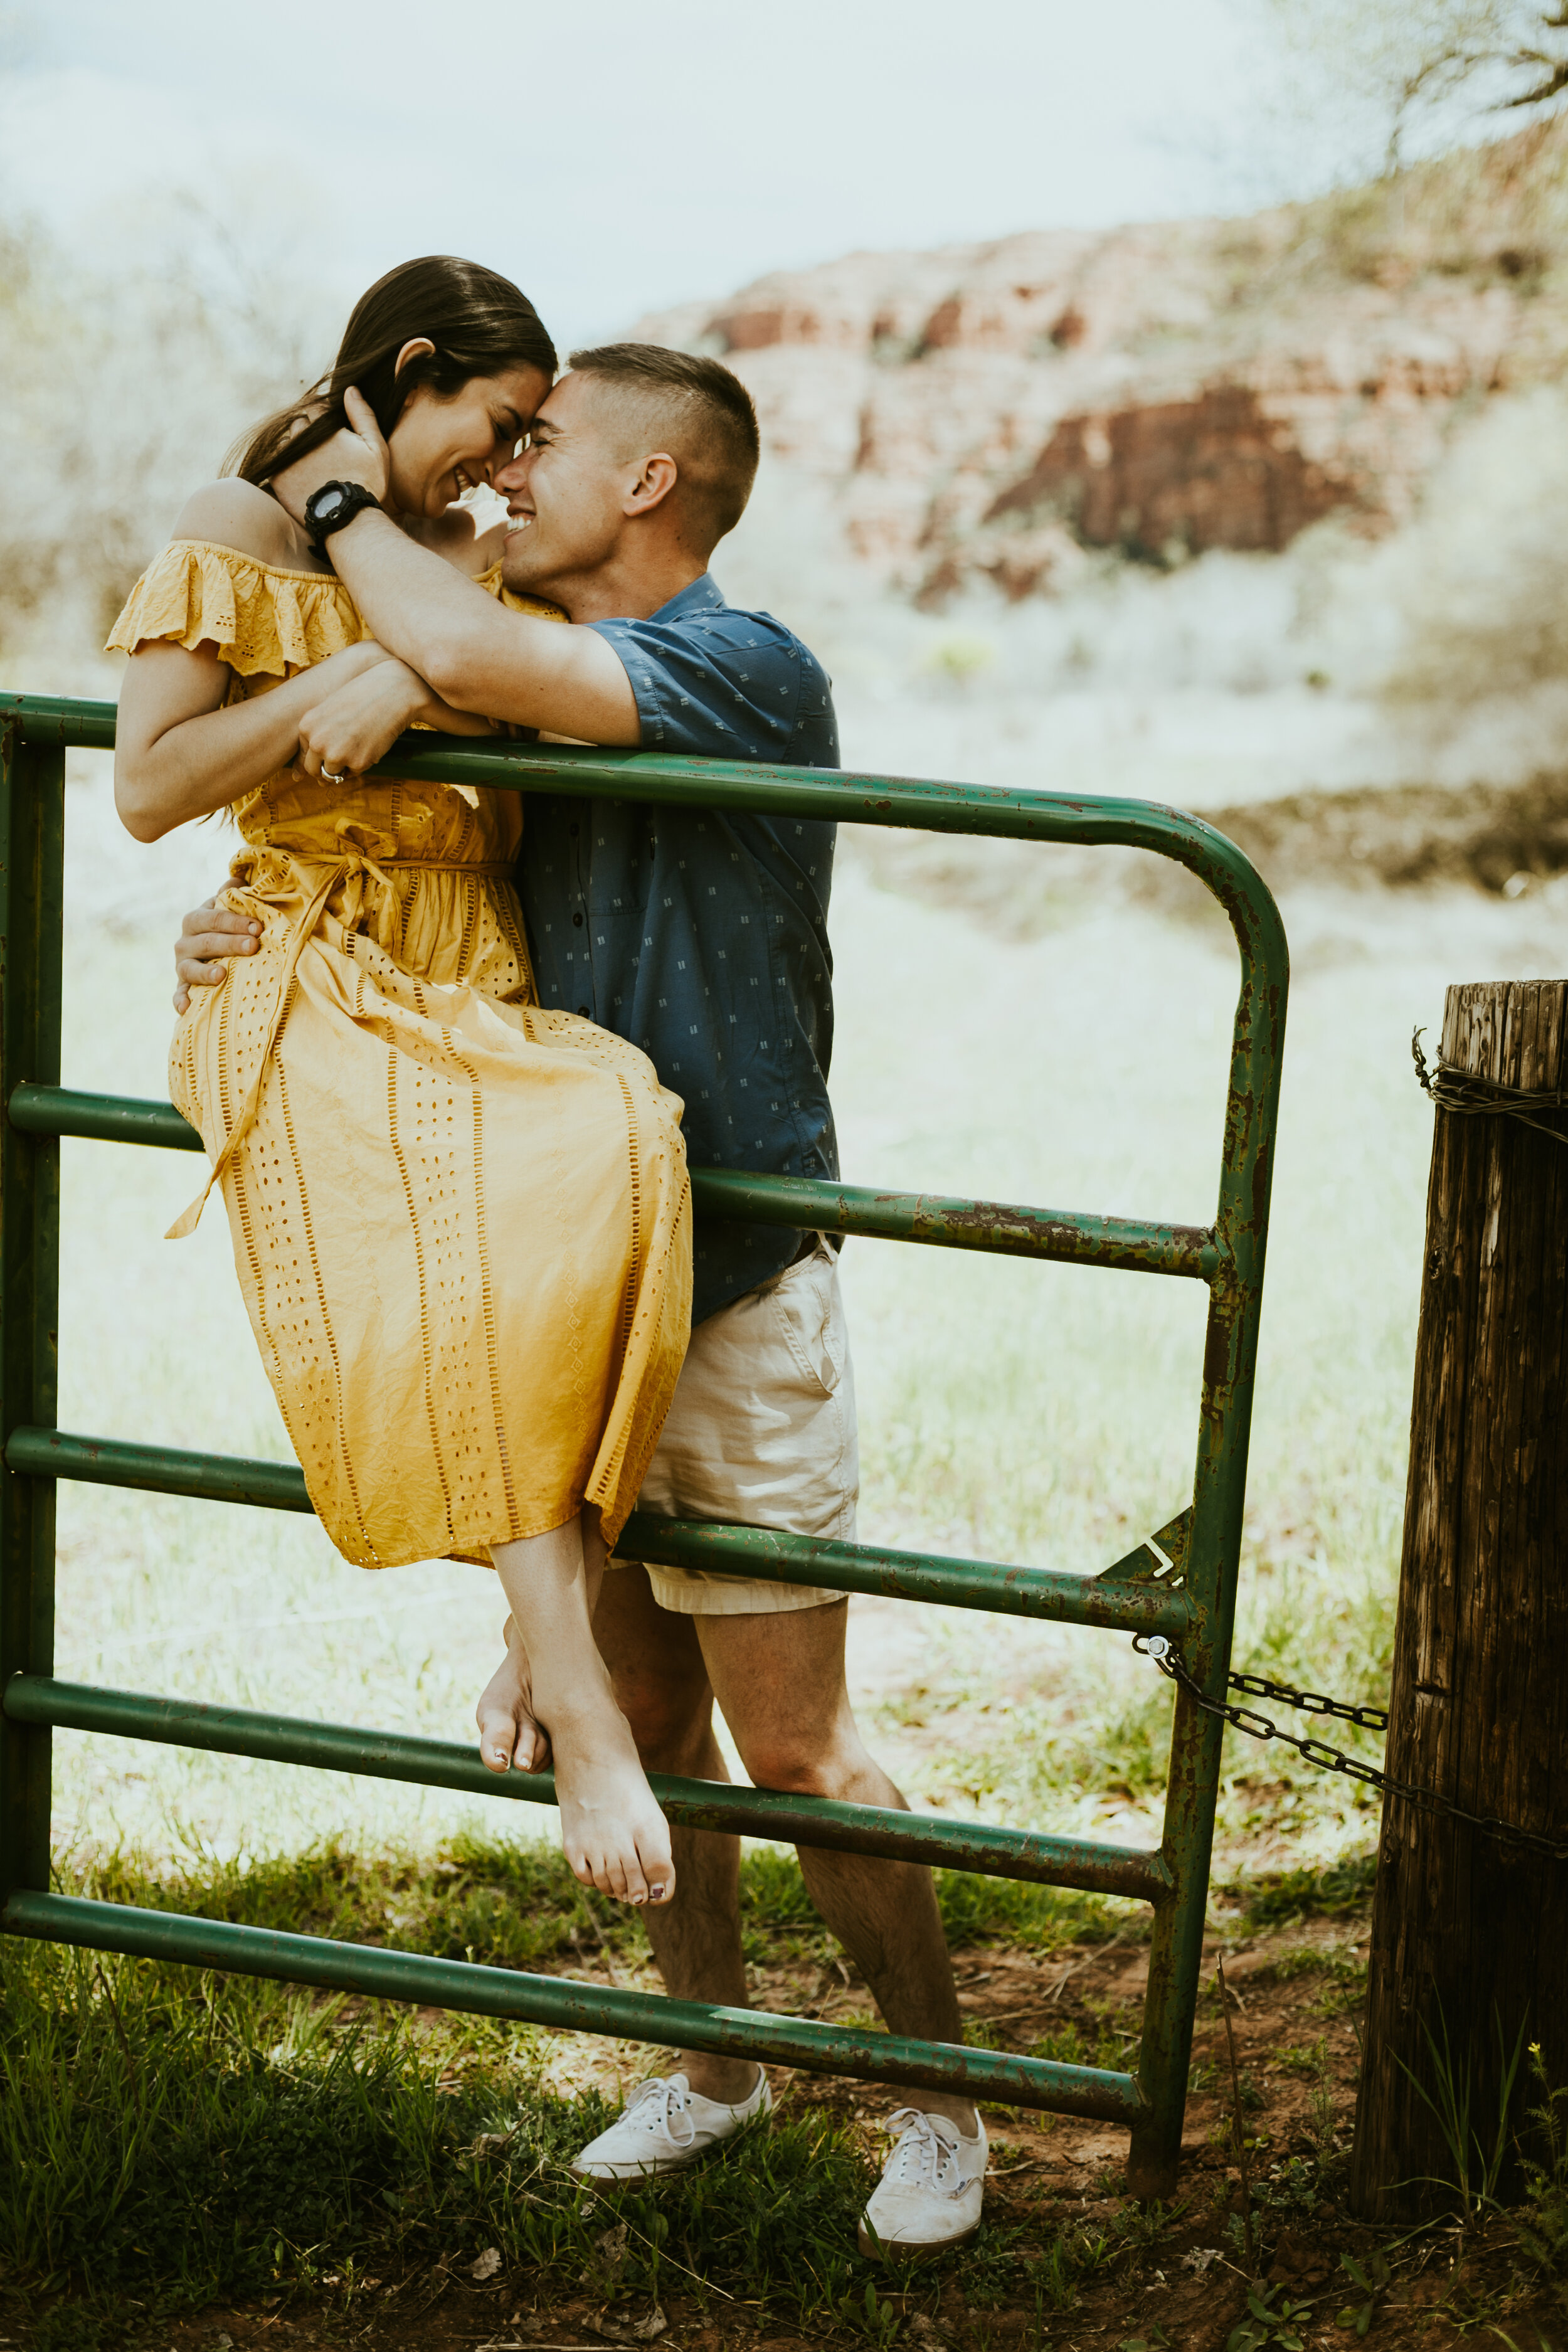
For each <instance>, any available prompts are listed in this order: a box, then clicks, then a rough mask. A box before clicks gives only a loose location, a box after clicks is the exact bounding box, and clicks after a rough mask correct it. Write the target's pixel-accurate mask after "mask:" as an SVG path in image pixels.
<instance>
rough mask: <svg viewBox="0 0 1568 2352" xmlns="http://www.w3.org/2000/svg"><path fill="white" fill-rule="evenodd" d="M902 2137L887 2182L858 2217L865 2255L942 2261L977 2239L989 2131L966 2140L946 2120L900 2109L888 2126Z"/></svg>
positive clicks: (885, 2171)
mask: <svg viewBox="0 0 1568 2352" xmlns="http://www.w3.org/2000/svg"><path fill="white" fill-rule="evenodd" d="M888 2128H889V2131H896V2132H898V2134H899V2137H898V2138H897V2140H896V2141H895V2142H894V2145H893V2151H892V2154H891V2155H890V2156H889V2158H888V2161H887V2163H886V2164H885V2165H884V2166H883V2168H882V2178H881V2179H880V2180H879V2182H878V2184H877V2187H876V2188H875V2189H874V2190H873V2191H872V2193H871V2198H870V2200H869V2202H868V2205H867V2207H866V2210H865V2211H864V2213H862V2215H861V2216H860V2252H862V2253H863V2254H870V2255H872V2256H875V2255H877V2254H881V2253H887V2254H904V2255H909V2256H912V2255H917V2254H940V2253H942V2252H945V2250H946V2249H947V2248H948V2247H949V2246H956V2245H959V2244H961V2243H962V2242H963V2240H964V2239H965V2238H972V2237H973V2235H974V2232H975V2231H976V2230H978V2228H979V2227H980V2206H981V2200H982V2199H983V2198H984V2194H985V2158H986V2154H987V2147H986V2139H985V2126H984V2124H983V2123H981V2122H980V2121H979V2120H978V2118H977V2119H976V2123H975V2129H976V2131H977V2132H978V2134H979V2137H978V2138H977V2139H965V2138H964V2137H963V2133H962V2132H961V2131H960V2130H959V2128H958V2126H957V2125H956V2124H955V2123H953V2122H952V2121H951V2120H950V2119H949V2118H948V2117H947V2116H932V2115H927V2114H926V2113H925V2112H924V2111H923V2110H922V2109H921V2108H920V2107H900V2109H899V2112H898V2114H897V2115H896V2116H889V2120H888Z"/></svg>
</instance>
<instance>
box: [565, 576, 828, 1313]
mask: <svg viewBox="0 0 1568 2352" xmlns="http://www.w3.org/2000/svg"><path fill="white" fill-rule="evenodd" d="M592 625H593V626H594V627H595V628H596V629H597V630H598V632H599V635H601V636H602V637H605V639H607V641H608V642H609V643H610V644H611V645H612V646H614V647H615V649H616V653H617V654H618V655H619V656H620V658H621V660H622V661H623V662H624V663H625V665H626V675H627V677H629V678H630V680H631V684H632V691H633V693H634V694H635V695H636V697H637V711H638V715H639V717H640V719H641V721H642V744H643V749H644V750H645V751H673V752H679V751H689V752H693V753H696V754H699V755H700V756H702V757H705V758H726V759H731V760H767V761H776V762H780V763H784V762H787V763H788V764H790V765H792V766H798V767H816V768H836V767H837V765H838V730H837V721H836V719H835V717H834V711H833V698H832V692H831V688H830V684H829V680H828V678H827V677H826V673H825V672H824V670H823V669H822V667H821V665H820V664H819V663H818V662H817V660H816V656H814V655H813V654H812V653H810V652H809V651H808V650H807V648H806V647H805V646H803V645H802V643H801V642H800V639H799V638H798V637H796V636H795V635H792V634H791V632H790V631H789V630H788V629H786V628H785V627H784V625H783V624H782V623H781V622H778V621H775V620H774V619H773V617H772V616H771V614H767V613H741V612H735V611H733V610H731V607H730V606H729V605H728V604H725V602H724V599H723V597H722V596H721V594H720V593H719V590H718V588H717V587H716V586H715V584H714V582H713V580H712V578H711V576H710V574H708V573H704V574H703V576H702V578H701V579H700V580H694V581H693V582H692V583H691V585H690V586H689V588H684V589H682V591H681V593H680V594H679V596H675V597H672V598H671V600H670V602H669V603H668V604H664V605H661V606H660V608H659V610H658V612H657V613H656V614H654V615H653V617H652V619H651V620H647V621H596V622H595V623H593V624H592ZM836 830H837V828H836V827H835V826H834V825H832V824H824V823H819V822H801V823H796V822H795V819H794V818H784V817H768V816H753V815H750V814H742V813H740V812H731V811H725V810H713V809H703V810H695V809H677V808H650V807H647V806H645V805H643V804H640V803H636V802H631V801H615V800H587V801H583V800H565V799H561V798H558V797H555V796H553V795H552V796H545V795H543V794H539V795H531V796H530V798H529V802H528V810H527V823H526V825H525V828H524V833H523V846H522V856H521V860H520V862H519V867H518V886H519V889H520V892H521V898H522V905H523V911H524V913H525V915H526V916H527V919H528V929H529V937H530V941H531V947H532V950H533V967H534V976H535V979H536V980H537V982H538V985H539V994H540V1000H541V1002H542V1003H545V1004H551V1005H562V1006H564V1007H565V1008H566V1009H567V1010H569V1011H571V1012H574V1013H584V1014H585V1015H587V1017H588V1018H589V1019H591V1020H594V1021H597V1022H598V1023H599V1024H601V1026H603V1027H604V1028H606V1029H613V1030H614V1031H615V1032H616V1034H617V1035H618V1036H621V1037H626V1038H629V1039H630V1041H631V1043H632V1044H633V1045H640V1046H641V1047H642V1049H643V1051H644V1053H646V1054H647V1055H648V1056H649V1058H650V1059H651V1061H652V1062H653V1065H654V1067H655V1068H656V1069H657V1070H658V1075H659V1076H660V1078H661V1079H662V1080H663V1082H664V1084H665V1085H666V1086H667V1087H670V1088H671V1090H672V1091H673V1092H674V1093H676V1094H679V1096H680V1097H682V1099H683V1100H684V1102H685V1105H686V1115H685V1120H684V1127H685V1132H686V1150H687V1157H688V1159H689V1162H690V1164H691V1166H692V1167H693V1168H742V1169H751V1170H759V1171H766V1172H768V1173H770V1174H778V1175H787V1176H829V1177H833V1176H837V1173H838V1145H837V1138H836V1136H835V1134H834V1129H833V1112H832V1108H831V1106H830V1105H829V1103H828V1099H827V1066H828V1061H829V1058H830V1056H831V1054H832V1049H833V958H832V954H831V951H830V950H829V948H828V944H827V899H828V890H829V886H830V883H831V881H832V876H833V845H834V836H835V833H836ZM693 1238H694V1244H695V1267H694V1277H695V1280H694V1296H693V1299H692V1307H691V1313H692V1319H693V1321H694V1322H700V1321H701V1320H702V1318H704V1317H705V1316H708V1315H711V1314H713V1313H714V1312H715V1311H716V1310H717V1309H718V1308H719V1307H726V1306H728V1305H729V1303H730V1301H731V1299H734V1298H738V1297H741V1295H742V1292H744V1291H747V1290H752V1289H754V1288H755V1287H756V1286H757V1284H758V1283H760V1282H765V1281H767V1280H768V1278H769V1277H770V1276H773V1275H775V1274H777V1273H779V1272H780V1271H781V1269H782V1268H783V1267H784V1266H786V1265H788V1264H789V1262H790V1260H791V1259H792V1258H793V1257H794V1255H795V1251H796V1248H797V1246H798V1236H797V1235H796V1234H795V1233H793V1232H792V1231H790V1230H789V1229H787V1228H785V1227H782V1226H767V1225H742V1224H737V1223H731V1221H729V1220H727V1219H717V1218H706V1217H700V1218H699V1219H698V1220H697V1223H696V1228H695V1233H694V1236H693Z"/></svg>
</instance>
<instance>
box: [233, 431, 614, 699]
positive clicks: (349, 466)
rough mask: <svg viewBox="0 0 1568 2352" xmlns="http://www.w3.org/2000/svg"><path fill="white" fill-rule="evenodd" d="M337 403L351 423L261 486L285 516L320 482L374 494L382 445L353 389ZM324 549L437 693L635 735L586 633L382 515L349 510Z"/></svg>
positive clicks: (383, 639) (609, 651) (609, 657)
mask: <svg viewBox="0 0 1568 2352" xmlns="http://www.w3.org/2000/svg"><path fill="white" fill-rule="evenodd" d="M349 407H350V413H351V415H353V418H354V422H355V424H356V425H358V426H359V427H360V428H361V429H360V430H358V431H355V432H342V433H337V434H334V435H333V436H332V438H331V440H330V441H328V442H325V443H323V445H322V446H321V448H320V449H316V450H312V452H311V453H310V456H309V457H302V458H300V460H299V461H298V463H297V464H295V465H292V466H289V467H287V468H286V469H285V470H284V471H283V472H282V473H280V474H279V476H278V477H277V478H276V479H275V481H274V483H273V485H272V487H273V488H274V490H275V491H276V492H277V494H278V497H279V499H280V500H281V502H282V503H283V505H284V506H285V507H286V508H287V509H288V510H289V513H290V514H291V515H293V516H294V517H295V518H296V520H303V515H304V506H305V500H306V499H308V498H309V497H310V493H311V492H312V491H313V490H317V489H320V488H321V484H322V483H323V482H331V481H352V482H363V484H364V486H365V488H367V489H370V490H372V491H374V494H375V496H376V497H377V498H382V497H384V495H385V492H386V482H387V457H386V445H385V443H384V441H382V440H381V438H380V436H379V434H377V432H376V429H375V424H374V418H373V417H372V416H371V414H370V410H369V408H368V407H367V406H366V404H364V403H363V401H361V400H359V399H358V398H357V396H356V395H355V394H350V395H349ZM327 549H328V552H329V553H330V554H331V559H332V562H333V565H334V567H335V569H336V571H337V574H338V577H339V579H340V580H341V581H342V583H343V585H344V587H345V588H346V589H347V590H348V592H349V593H350V595H351V596H352V597H353V600H354V603H355V604H357V605H358V606H359V609H360V612H361V614H363V617H364V619H365V620H366V621H367V622H368V624H369V625H370V628H371V631H372V634H373V635H374V636H375V637H376V639H377V640H378V641H379V643H381V644H382V645H384V646H386V647H387V649H388V651H389V652H392V653H395V654H397V655H399V656H401V657H402V658H403V660H405V662H407V664H408V665H409V667H410V668H411V669H414V670H416V671H417V672H418V674H419V676H420V677H423V678H426V679H427V680H428V681H429V684H430V686H431V687H432V688H433V689H434V691H435V692H436V693H437V695H439V696H440V697H441V698H442V700H443V701H445V702H447V703H450V704H452V705H453V706H454V707H455V708H456V709H459V710H472V711H479V712H482V713H483V715H484V716H485V717H486V718H487V719H510V720H513V721H515V722H516V723H518V724H520V725H521V726H524V727H537V728H540V729H542V730H543V731H544V732H545V733H546V734H550V735H565V736H569V737H573V738H574V739H575V740H578V741H580V742H585V743H624V744H637V743H639V742H640V741H641V740H642V730H641V725H640V723H639V720H638V718H637V698H636V697H635V696H634V695H633V693H632V688H631V680H630V679H629V678H628V677H627V676H626V671H625V669H624V668H623V667H622V665H621V661H620V658H619V656H618V655H617V654H616V652H615V650H614V648H613V647H612V646H609V645H607V644H606V643H605V639H604V638H603V637H601V636H600V635H598V634H597V632H596V631H595V630H593V629H588V628H578V627H575V626H568V627H566V628H563V627H562V626H561V625H560V623H559V622H558V621H540V620H535V619H534V618H533V616H532V615H531V614H527V613H512V612H509V611H508V610H507V608H506V606H505V605H504V604H500V602H499V601H498V600H497V599H496V598H495V597H493V596H490V595H488V594H487V593H486V592H485V591H484V589H482V588H480V587H479V586H477V585H476V584H475V583H474V582H473V581H471V580H466V579H464V578H463V577H462V576H461V574H460V573H458V572H456V571H455V570H454V569H453V567H452V566H451V564H449V563H447V562H446V561H445V559H444V558H443V557H441V556H439V555H437V554H435V553H434V552H433V551H431V550H430V549H428V548H424V547H417V546H416V545H415V543H414V541H412V540H410V539H409V538H407V537H406V536H405V533H404V532H403V531H401V530H398V528H397V526H396V524H395V523H394V522H393V521H392V520H390V518H389V517H387V516H385V515H380V514H376V513H374V512H366V513H363V514H360V515H356V516H355V517H354V519H353V521H352V522H350V523H347V524H345V525H344V527H343V529H342V530H337V531H334V532H333V533H332V534H331V538H330V539H329V540H328V541H327Z"/></svg>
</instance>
